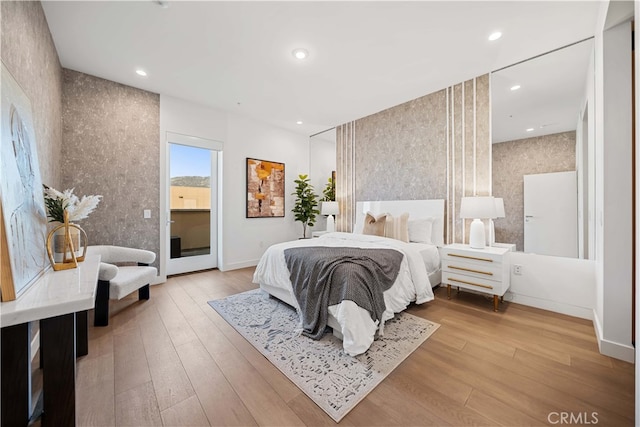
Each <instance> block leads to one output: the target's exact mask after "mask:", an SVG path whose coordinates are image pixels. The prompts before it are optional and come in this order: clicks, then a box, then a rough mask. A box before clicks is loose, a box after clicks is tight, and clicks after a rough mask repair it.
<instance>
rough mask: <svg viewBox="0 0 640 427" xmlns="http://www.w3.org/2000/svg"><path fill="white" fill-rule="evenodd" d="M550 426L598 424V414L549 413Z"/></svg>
mask: <svg viewBox="0 0 640 427" xmlns="http://www.w3.org/2000/svg"><path fill="white" fill-rule="evenodd" d="M547 421H549V424H582V425H587V424H598V413H597V412H549V415H547Z"/></svg>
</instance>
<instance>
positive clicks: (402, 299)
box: [253, 232, 440, 356]
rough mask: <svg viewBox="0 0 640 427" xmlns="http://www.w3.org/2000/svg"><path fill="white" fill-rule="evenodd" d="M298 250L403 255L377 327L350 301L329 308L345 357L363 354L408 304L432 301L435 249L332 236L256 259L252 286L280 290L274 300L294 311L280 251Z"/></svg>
mask: <svg viewBox="0 0 640 427" xmlns="http://www.w3.org/2000/svg"><path fill="white" fill-rule="evenodd" d="M302 246H329V247H331V246H349V247H357V248H390V249H396V250H400V251H401V252H402V253H403V254H404V255H405V256H404V258H403V260H402V264H401V266H400V271H399V273H398V278H397V279H396V281H395V283H394V284H393V286H392V287H391V288H390V289H388V290H387V291H385V292H384V301H385V305H386V310H385V312H384V313H383V316H382V322H381V325H378V324H377V323H376V322H374V321H373V320H372V319H371V316H370V314H369V312H368V311H367V310H365V309H362V308H360V307H358V306H357V305H356V304H355V303H353V302H352V301H343V302H341V303H340V304H337V305H333V306H330V307H329V314H330V315H331V316H333V317H334V318H335V319H336V320H337V323H338V324H339V325H340V329H341V331H340V332H341V334H342V337H343V340H342V341H343V348H344V350H345V352H346V353H347V354H350V355H352V356H355V355H357V354H361V353H364V352H365V351H367V349H368V348H369V346H370V345H371V343H372V342H373V339H374V337H375V333H376V330H378V329H379V330H380V333H382V332H383V329H382V326H383V325H384V322H385V321H387V320H389V319H391V318H393V316H394V313H398V312H400V311H403V310H404V309H405V308H407V306H408V305H409V304H410V303H411V302H413V301H415V302H416V304H422V303H425V302H428V301H431V300H433V291H432V289H431V283H430V282H429V275H430V274H431V273H432V272H434V271H436V270H437V269H439V268H440V259H439V255H438V250H437V248H436V247H435V246H433V245H426V244H421V243H405V242H402V241H400V240H394V239H389V238H386V237H377V236H369V235H362V234H352V233H340V232H335V233H328V234H324V235H322V236H321V237H320V238H315V239H303V240H297V241H293V242H285V243H279V244H276V245H273V246H271V247H269V248H268V249H267V251H266V252H265V253H264V255H263V256H262V258H261V259H260V262H259V263H258V266H257V267H256V271H255V273H254V276H253V282H254V283H257V284H260V286H261V287H262V288H263V289H265V290H267V292H270V290H269V288H277V290H278V291H280V290H282V292H278V294H279V295H278V296H279V297H282V296H288V298H286V297H285V298H284V299H285V302H287V303H289V304H291V305H292V306H294V307H295V308H296V310H298V309H299V308H298V304H297V301H296V299H295V296H294V295H293V289H292V285H291V280H290V278H289V269H288V268H287V264H286V261H285V257H284V250H285V249H288V248H293V247H302ZM270 293H273V292H270ZM281 299H283V298H281Z"/></svg>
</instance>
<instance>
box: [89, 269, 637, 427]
mask: <svg viewBox="0 0 640 427" xmlns="http://www.w3.org/2000/svg"><path fill="white" fill-rule="evenodd" d="M252 274H253V269H252V268H249V269H243V270H236V271H232V272H226V273H222V272H220V271H218V270H212V271H206V272H202V273H196V274H191V275H183V276H177V277H172V278H170V279H169V281H168V282H167V283H165V284H162V285H158V286H152V287H151V299H150V300H149V301H144V302H142V301H137V299H136V298H137V296H136V294H134V295H132V296H130V297H128V298H125V299H123V300H122V301H118V302H113V301H112V312H111V319H110V324H109V326H108V327H104V328H93V327H91V328H90V331H89V333H90V343H89V355H88V356H85V357H83V358H80V359H79V360H78V365H77V422H78V425H81V426H88V425H100V426H112V425H118V426H125V425H128V426H143V425H158V426H159V425H167V426H169V425H170V426H187V425H189V426H192V425H198V426H200V425H225V426H226V425H240V426H249V425H270V426H284V425H308V426H316V425H333V424H335V423H334V422H333V420H331V419H330V418H329V417H328V416H327V415H326V414H325V413H324V412H323V411H322V410H321V409H319V408H318V407H316V406H315V404H314V403H313V402H312V401H311V400H310V399H309V398H307V397H306V396H305V395H304V394H303V393H302V392H301V391H300V390H299V389H298V388H297V387H296V386H294V385H293V384H292V383H291V382H290V381H289V380H288V379H287V378H286V377H285V376H284V375H282V374H281V373H280V372H279V371H278V370H277V369H276V368H274V367H273V365H271V363H269V362H268V361H267V360H266V359H265V358H264V357H263V356H262V355H261V354H260V353H259V352H258V351H257V350H255V349H254V348H253V347H252V346H251V345H250V344H249V343H247V342H246V341H245V340H244V338H242V337H241V336H240V335H239V334H238V333H236V332H235V330H234V329H233V328H231V327H230V326H229V325H228V324H227V323H226V322H225V321H224V320H222V318H221V317H220V316H219V315H218V314H217V313H216V312H215V311H214V310H213V309H211V308H210V307H209V306H208V305H207V301H209V300H212V299H218V298H221V297H224V296H226V295H230V294H234V293H238V292H242V291H245V290H249V289H253V288H255V285H253V284H252V283H251V277H252ZM491 306H492V303H491V301H490V300H489V299H486V298H485V297H483V296H480V295H472V294H469V293H461V294H460V295H458V296H457V297H454V298H452V300H450V301H448V300H447V298H446V290H445V289H437V290H436V300H435V301H433V302H430V303H428V304H425V305H422V306H412V307H410V308H409V310H408V311H409V312H410V313H412V314H415V315H417V316H420V317H424V318H426V319H429V320H432V321H435V322H438V323H440V324H441V325H442V326H441V327H440V329H439V330H438V331H436V332H435V333H434V334H433V335H432V336H431V338H429V339H428V340H427V341H426V342H425V343H423V344H422V346H421V347H420V348H419V349H418V350H416V351H415V352H414V353H413V354H412V355H411V356H410V357H409V358H407V359H406V360H405V361H404V362H403V363H402V364H401V365H400V366H399V367H398V368H396V369H395V370H394V371H393V372H392V373H391V374H390V375H389V376H388V377H387V378H386V379H385V380H384V381H383V382H382V383H381V384H380V385H379V386H378V387H377V388H376V389H375V390H374V391H373V392H371V393H370V394H369V395H368V396H367V398H366V399H365V400H363V401H362V402H361V403H360V404H359V405H358V406H357V407H356V408H355V409H353V410H352V411H351V413H349V414H348V415H347V416H346V417H345V418H344V419H343V420H342V422H341V423H340V425H345V426H356V425H359V426H373V425H385V426H388V425H402V426H407V425H416V426H417V425H437V426H445V425H454V426H461V425H487V426H494V425H503V426H519V425H527V426H530V425H549V424H550V423H549V419H548V417H549V416H550V415H549V414H551V419H550V420H551V421H556V422H557V421H558V420H559V416H560V415H559V413H562V412H565V413H573V414H574V417H577V416H580V417H582V418H581V420H582V421H583V422H584V423H585V424H596V422H595V421H597V424H598V425H601V426H632V425H633V416H634V367H633V365H631V364H628V363H624V362H620V361H618V360H615V359H611V358H608V357H605V356H602V355H600V354H599V353H598V347H597V344H596V340H595V337H594V331H593V326H592V325H591V322H589V321H585V320H581V319H575V318H571V317H567V316H563V315H558V314H554V313H550V312H546V311H542V310H538V309H534V308H529V307H525V306H522V305H517V304H513V303H506V302H505V303H503V304H502V305H501V307H500V310H501V311H500V312H499V313H494V312H493V311H492V309H491V308H492V307H491ZM89 317H90V322H91V323H92V316H91V315H90V316H89ZM555 413H558V414H555ZM587 417H588V418H587ZM592 417H595V419H594V418H592ZM585 421H586V422H585Z"/></svg>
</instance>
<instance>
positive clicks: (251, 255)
mask: <svg viewBox="0 0 640 427" xmlns="http://www.w3.org/2000/svg"><path fill="white" fill-rule="evenodd" d="M227 124H228V127H227V141H226V142H225V146H224V177H223V180H224V190H223V196H222V197H223V201H224V207H223V217H224V228H223V235H222V238H223V241H224V263H223V265H222V266H221V267H220V269H221V270H232V269H235V268H242V267H248V266H252V265H256V264H257V263H258V260H259V259H260V256H262V254H263V253H264V251H265V249H266V248H267V247H269V246H270V245H272V244H274V243H279V242H284V241H287V240H295V239H297V238H298V237H301V236H302V224H301V223H299V222H295V220H294V217H293V214H292V213H291V209H292V208H293V205H294V200H295V198H294V196H291V193H293V192H294V191H295V184H294V182H293V181H294V179H296V178H297V177H298V175H299V174H307V173H308V170H309V137H308V136H306V135H300V134H295V133H293V132H290V131H287V130H284V129H280V128H276V127H273V126H270V125H267V124H264V123H261V122H257V121H255V120H251V119H248V118H244V117H241V116H237V115H232V114H230V115H229V116H228V122H227ZM247 157H252V158H257V159H262V160H272V161H276V162H282V163H284V164H285V179H286V182H285V217H284V218H246V197H247V196H246V177H245V173H246V170H245V162H246V158H247Z"/></svg>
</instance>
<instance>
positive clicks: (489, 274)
mask: <svg viewBox="0 0 640 427" xmlns="http://www.w3.org/2000/svg"><path fill="white" fill-rule="evenodd" d="M447 267H448V268H453V269H454V270H462V271H469V272H471V273H478V274H486V275H487V276H493V273H491V272H489V271H481V270H474V269H472V268H464V267H456V266H455V265H448V266H447Z"/></svg>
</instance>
